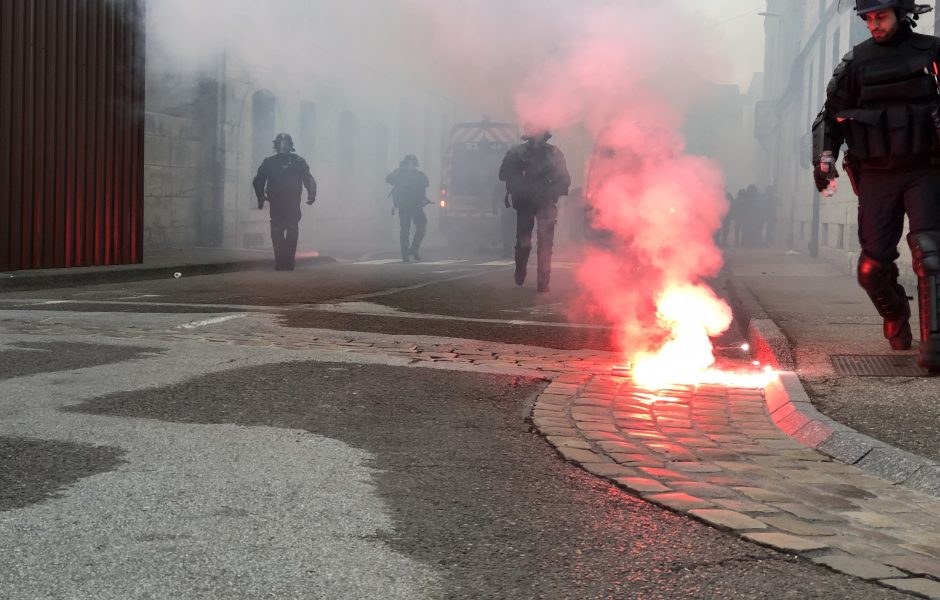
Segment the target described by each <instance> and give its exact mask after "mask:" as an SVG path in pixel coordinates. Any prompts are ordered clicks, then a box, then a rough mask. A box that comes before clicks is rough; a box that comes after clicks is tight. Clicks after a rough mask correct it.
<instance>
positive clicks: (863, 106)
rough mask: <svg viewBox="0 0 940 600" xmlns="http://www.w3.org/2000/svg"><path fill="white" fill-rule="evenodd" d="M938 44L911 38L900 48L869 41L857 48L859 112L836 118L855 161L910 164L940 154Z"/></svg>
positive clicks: (922, 37) (928, 38)
mask: <svg viewBox="0 0 940 600" xmlns="http://www.w3.org/2000/svg"><path fill="white" fill-rule="evenodd" d="M938 42H940V40H938V39H937V38H935V37H933V36H927V35H919V34H916V33H911V34H910V39H908V40H905V41H904V42H902V43H901V44H899V45H898V46H897V47H885V46H879V45H878V44H875V43H874V41H873V40H867V41H866V42H863V43H862V44H859V45H858V46H856V47H855V50H854V52H853V55H854V58H853V63H854V64H853V65H852V67H853V69H854V73H855V77H856V82H857V83H858V86H859V97H858V108H854V109H851V110H844V111H841V112H839V113H836V115H835V116H836V121H837V122H838V123H839V127H840V129H841V131H842V134H843V135H844V136H845V142H846V144H848V146H849V151H850V152H851V154H852V156H854V157H856V158H859V159H861V160H862V161H872V162H878V161H883V160H885V159H888V158H889V157H890V158H891V159H901V160H904V159H912V158H916V157H918V156H923V155H928V154H932V153H936V152H937V151H938V149H940V143H938V138H937V128H936V126H935V125H934V116H935V111H936V110H937V106H938V101H940V94H938V87H937V78H936V74H937V68H938V65H937V64H936V63H935V62H934V61H935V58H936V56H937V45H938Z"/></svg>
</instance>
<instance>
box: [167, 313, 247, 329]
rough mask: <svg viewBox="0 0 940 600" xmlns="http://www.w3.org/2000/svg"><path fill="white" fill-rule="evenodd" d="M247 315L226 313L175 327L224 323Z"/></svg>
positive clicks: (184, 327)
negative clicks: (225, 314)
mask: <svg viewBox="0 0 940 600" xmlns="http://www.w3.org/2000/svg"><path fill="white" fill-rule="evenodd" d="M247 316H248V315H227V316H224V317H212V318H211V319H203V320H201V321H191V322H189V323H184V324H183V325H180V326H179V327H177V329H196V328H197V327H205V326H206V325H216V324H218V323H224V322H225V321H231V320H232V319H241V318H242V317H247Z"/></svg>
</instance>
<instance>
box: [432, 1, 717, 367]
mask: <svg viewBox="0 0 940 600" xmlns="http://www.w3.org/2000/svg"><path fill="white" fill-rule="evenodd" d="M422 5H423V7H424V9H425V10H427V11H429V12H430V13H432V14H435V15H436V16H437V22H438V24H439V26H440V28H443V27H444V25H445V24H446V23H451V24H454V23H455V22H456V21H455V20H453V18H452V17H453V15H454V14H455V13H454V12H452V10H453V9H452V8H451V7H446V6H444V7H442V5H441V4H440V3H438V2H425V3H422ZM445 5H446V3H445ZM687 6H688V4H687V3H686V5H685V6H683V5H682V3H679V2H656V3H655V5H654V4H652V3H648V2H633V3H630V2H628V3H620V4H617V5H613V4H612V3H608V2H578V3H571V2H564V1H561V0H556V1H554V2H524V1H517V2H513V3H511V6H510V7H507V8H504V9H496V8H495V7H493V6H492V5H486V6H484V7H482V8H480V9H478V10H475V11H474V13H475V17H476V18H475V19H471V22H470V23H469V24H465V25H463V26H460V25H458V26H457V28H458V31H457V32H456V33H455V32H454V31H453V29H447V32H448V37H447V39H446V40H445V39H441V40H439V41H440V43H441V44H442V49H443V51H444V52H445V53H446V54H447V55H450V56H457V57H459V56H461V54H462V53H463V59H464V60H465V61H469V62H475V63H476V66H475V68H473V69H472V71H473V72H484V73H491V74H493V73H495V74H496V75H495V77H496V79H497V80H499V81H500V84H501V85H500V86H498V87H499V88H501V89H506V90H511V93H512V98H513V103H514V108H515V112H516V115H517V117H518V119H519V121H520V122H532V123H535V124H536V125H540V126H544V127H547V128H549V129H551V130H553V131H558V130H562V131H564V130H567V129H571V128H575V127H581V128H583V129H584V130H586V131H587V132H588V134H589V135H590V137H591V139H592V141H593V143H594V147H595V152H594V154H593V157H592V159H591V160H590V164H589V165H587V166H586V168H587V170H588V172H587V181H586V192H587V201H588V203H589V204H590V206H591V208H592V209H593V210H592V214H593V226H594V227H595V228H597V229H599V230H604V231H606V232H607V234H608V236H607V244H606V247H605V248H598V249H593V250H591V251H590V252H589V253H588V254H587V256H586V258H585V261H584V264H583V266H582V267H581V269H580V271H579V279H580V282H581V283H582V284H583V286H584V289H585V290H586V295H587V298H586V301H587V302H586V303H579V304H578V306H579V307H582V308H583V307H584V306H588V307H590V308H591V309H593V311H594V312H596V313H599V314H600V315H601V316H602V317H603V318H605V319H606V320H608V321H611V322H613V323H616V324H617V325H619V326H620V327H621V332H622V333H621V334H620V335H619V339H618V343H619V346H620V348H621V349H622V350H623V351H624V353H625V354H626V356H627V358H628V360H630V361H631V362H634V363H636V365H637V369H638V372H641V373H643V374H645V376H646V379H647V380H648V381H650V382H651V383H655V382H656V379H657V375H658V373H661V372H662V371H663V370H668V371H669V372H670V376H675V375H676V371H675V369H676V367H677V366H678V365H680V364H686V365H690V366H691V367H692V371H693V373H692V374H690V377H692V378H694V377H695V375H694V372H695V371H697V370H699V369H702V368H705V367H708V366H709V364H710V363H711V361H712V353H711V344H710V342H709V336H714V335H718V334H720V333H721V332H722V331H724V330H725V329H727V327H728V326H729V325H730V320H731V314H730V310H729V309H728V308H727V306H725V305H724V304H723V303H722V302H720V301H718V299H717V298H716V297H715V295H714V294H713V292H712V291H711V290H710V289H709V288H708V287H707V286H705V285H703V283H702V282H703V279H704V278H706V277H709V276H712V275H715V274H716V273H717V272H718V270H719V269H720V267H721V254H720V252H719V251H718V249H717V248H716V247H715V244H714V242H713V236H714V233H715V231H716V230H717V229H718V228H719V227H720V225H721V218H722V216H723V215H724V213H725V212H726V210H727V206H726V201H725V197H724V183H723V178H722V174H721V172H720V171H719V169H718V168H717V167H716V165H714V164H713V163H711V162H710V161H708V160H706V159H703V158H700V157H695V156H689V155H687V154H685V153H684V148H685V146H684V142H683V139H682V136H681V135H680V133H679V132H680V129H681V127H682V124H683V119H684V115H685V112H686V111H687V109H688V107H689V105H690V103H691V102H693V101H694V98H695V94H696V91H697V89H698V86H699V85H700V84H701V83H702V82H703V81H704V78H705V77H707V76H709V75H715V74H716V69H717V68H718V66H717V65H718V61H716V60H715V59H714V57H711V56H709V53H708V52H707V51H703V48H706V47H707V46H706V45H705V44H702V43H701V42H702V41H703V38H702V36H701V34H700V25H699V23H698V22H697V19H696V15H694V14H690V13H689V12H687ZM500 10H501V11H502V13H501V14H499V12H500ZM487 27H490V28H491V29H490V33H492V28H494V27H495V28H496V29H497V30H498V29H502V28H505V27H512V28H516V31H515V32H513V34H510V33H509V32H506V31H503V32H502V35H500V36H499V37H498V38H497V41H496V42H495V43H494V44H488V45H487V49H486V50H484V51H482V52H476V51H472V52H471V51H469V49H471V48H473V49H474V50H475V48H476V47H475V46H473V45H472V44H471V41H472V40H473V39H481V38H482V39H489V40H492V39H493V38H492V36H485V35H484V33H485V32H486V29H487ZM500 57H508V60H504V61H501V60H500ZM489 60H492V61H493V64H491V65H490V64H480V63H481V61H483V62H486V61H489ZM654 355H655V356H654ZM680 379H681V377H680Z"/></svg>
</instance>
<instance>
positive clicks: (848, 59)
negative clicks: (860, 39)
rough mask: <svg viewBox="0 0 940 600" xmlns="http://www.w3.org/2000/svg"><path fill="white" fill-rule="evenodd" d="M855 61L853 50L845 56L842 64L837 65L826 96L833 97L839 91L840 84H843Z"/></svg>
mask: <svg viewBox="0 0 940 600" xmlns="http://www.w3.org/2000/svg"><path fill="white" fill-rule="evenodd" d="M854 59H855V53H854V52H853V51H852V50H849V51H848V52H847V53H846V54H845V56H843V57H842V62H840V63H839V64H838V65H836V68H835V70H833V72H832V79H830V80H829V86H828V87H827V88H826V96H830V97H831V96H833V95H834V94H835V93H836V91H838V89H839V84H840V83H841V82H842V79H843V78H845V74H846V72H847V71H848V70H849V65H850V64H851V63H852V61H853V60H854Z"/></svg>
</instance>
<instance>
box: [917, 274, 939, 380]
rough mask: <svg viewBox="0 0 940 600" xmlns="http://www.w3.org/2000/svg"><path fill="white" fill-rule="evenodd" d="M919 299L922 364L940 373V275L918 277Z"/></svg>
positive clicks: (933, 371)
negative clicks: (939, 305) (938, 304)
mask: <svg viewBox="0 0 940 600" xmlns="http://www.w3.org/2000/svg"><path fill="white" fill-rule="evenodd" d="M917 299H918V301H919V302H918V304H920V361H919V362H920V366H922V367H924V368H925V369H927V370H928V371H930V372H931V373H933V374H940V314H938V312H940V311H938V307H937V302H938V299H940V276H938V275H931V276H929V277H919V278H918V279H917Z"/></svg>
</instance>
